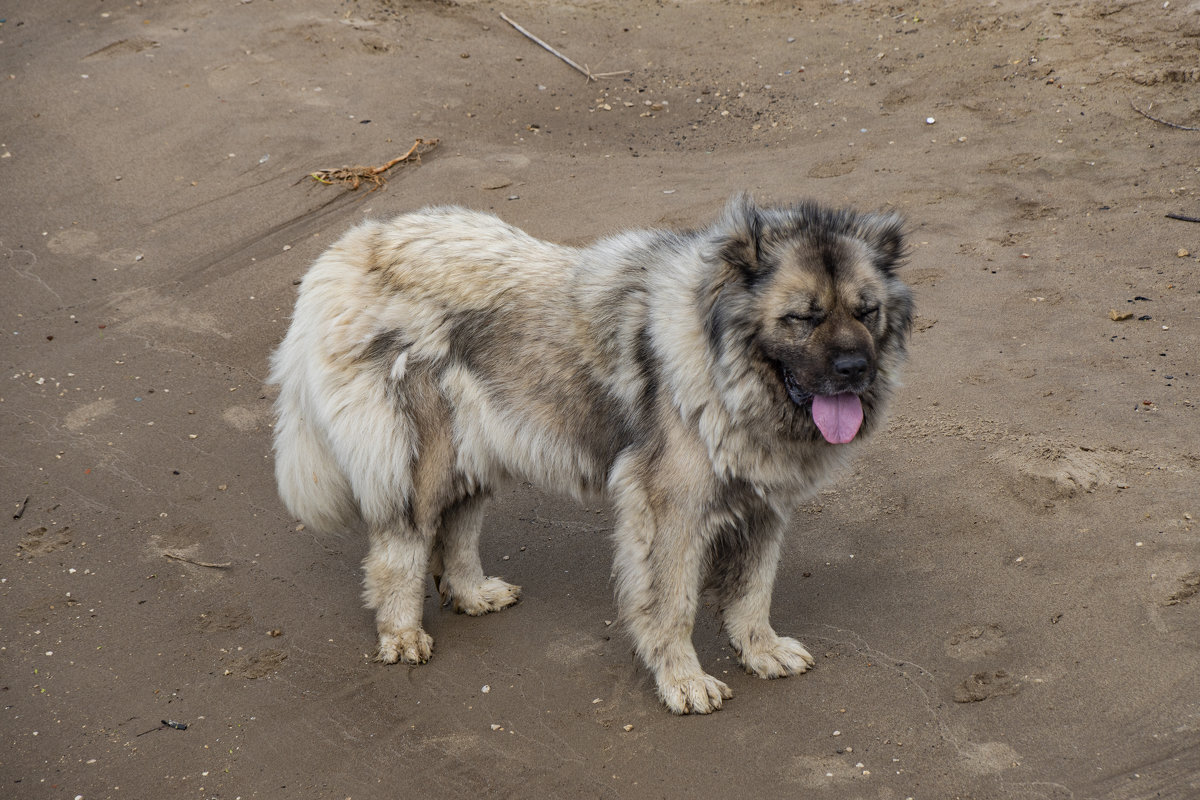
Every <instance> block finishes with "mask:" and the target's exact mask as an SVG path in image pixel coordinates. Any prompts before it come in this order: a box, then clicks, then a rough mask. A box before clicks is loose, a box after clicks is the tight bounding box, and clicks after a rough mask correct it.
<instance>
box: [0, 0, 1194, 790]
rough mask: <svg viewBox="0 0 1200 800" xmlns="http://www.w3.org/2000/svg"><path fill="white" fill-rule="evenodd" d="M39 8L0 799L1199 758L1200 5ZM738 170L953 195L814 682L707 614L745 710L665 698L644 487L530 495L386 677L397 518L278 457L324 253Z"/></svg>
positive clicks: (24, 92) (25, 15) (821, 614)
mask: <svg viewBox="0 0 1200 800" xmlns="http://www.w3.org/2000/svg"><path fill="white" fill-rule="evenodd" d="M502 11H503V12H506V13H508V14H509V15H510V16H512V17H513V18H514V19H516V20H518V21H519V22H521V23H522V24H524V25H525V26H526V27H528V28H529V29H530V30H532V31H534V32H535V33H538V34H539V35H541V36H542V37H543V38H545V39H546V40H547V41H548V42H549V43H550V44H551V45H553V46H554V47H556V48H558V49H559V50H560V51H561V52H563V53H564V54H565V55H568V56H570V57H571V58H573V59H574V60H576V61H578V62H579V63H581V64H586V65H587V66H588V68H589V69H591V70H592V71H594V72H614V71H618V70H629V72H628V74H622V75H616V76H608V77H604V78H601V79H600V80H598V81H594V82H587V81H586V79H585V78H584V76H582V75H581V74H579V73H577V72H575V71H573V70H572V69H571V68H570V67H568V66H567V65H566V64H564V63H563V62H561V61H559V60H558V59H556V58H555V57H554V56H553V55H551V54H550V53H547V52H546V51H544V50H542V49H540V48H538V47H537V46H536V45H535V44H533V43H532V42H531V41H529V40H528V39H526V38H524V37H522V36H521V35H520V34H519V33H517V32H516V31H515V30H513V29H512V28H511V27H509V26H508V25H507V24H506V23H505V22H504V21H502V20H501V19H500V17H499V14H500V12H502ZM0 16H3V17H4V20H3V23H2V24H0V187H2V190H3V195H4V200H3V201H2V206H0V275H2V278H0V280H2V284H0V285H2V287H3V290H2V294H3V298H4V300H3V303H2V304H0V306H2V307H0V316H2V319H3V327H2V336H3V349H2V350H0V359H2V360H3V368H4V370H3V373H2V374H0V381H2V382H0V426H2V427H0V440H2V441H3V450H2V451H0V488H2V497H0V499H2V501H3V504H4V509H5V513H4V515H3V517H2V518H0V705H2V713H0V796H4V797H13V798H73V797H76V796H82V797H84V798H87V800H97V799H98V798H109V797H112V798H237V797H242V798H254V797H259V798H279V797H289V798H290V797H296V798H337V799H338V800H340V799H341V798H347V797H353V798H356V800H357V799H358V798H368V797H409V796H427V795H429V796H436V797H447V798H473V797H480V796H484V795H489V796H493V795H494V796H498V797H519V798H538V797H629V798H659V797H662V798H674V797H745V796H778V797H806V798H809V797H812V798H839V799H840V798H895V799H896V800H902V799H903V798H908V797H912V798H917V800H924V799H925V798H953V797H964V798H965V797H971V798H1046V799H1050V798H1054V799H1055V800H1058V799H1059V798H1061V799H1062V800H1066V799H1067V798H1149V797H1164V798H1191V797H1197V796H1200V669H1198V668H1197V665H1198V663H1200V596H1193V595H1194V594H1195V592H1196V589H1197V583H1200V577H1198V575H1200V528H1197V523H1196V517H1197V515H1200V490H1198V484H1200V481H1198V472H1200V418H1198V416H1197V404H1198V403H1200V391H1198V387H1200V224H1197V223H1195V222H1187V221H1183V220H1174V219H1168V218H1166V216H1165V215H1166V214H1168V213H1176V214H1181V215H1185V216H1192V217H1196V216H1200V197H1198V195H1200V131H1197V130H1195V129H1196V128H1197V127H1200V3H1197V2H1194V0H1193V1H1192V2H1188V0H1172V2H1170V3H1164V2H1162V1H1161V0H1153V1H1152V2H1129V0H1101V2H1070V1H1068V2H1063V3H1054V4H1040V3H1032V2H1012V0H999V2H993V3H984V2H969V1H967V0H950V1H949V2H946V3H936V4H935V3H916V4H913V5H911V6H905V5H899V4H891V3H885V2H877V1H876V0H864V2H844V3H835V2H824V3H815V2H813V3H803V4H801V5H799V7H797V4H794V3H776V2H764V3H747V4H737V3H721V2H716V1H715V0H697V1H696V2H686V3H672V2H660V3H649V2H636V1H635V0H613V1H612V2H587V1H586V0H581V1H580V2H556V3H550V4H543V3H533V2H529V0H514V2H512V3H508V4H504V5H493V4H491V3H487V2H467V1H465V0H464V1H463V2H458V3H455V2H449V1H444V2H427V3H421V2H411V3H403V2H399V0H357V2H355V1H353V0H275V1H274V2H272V1H271V0H253V1H252V2H239V1H238V0H192V1H191V2H183V1H182V0H176V1H175V2H168V1H166V0H140V1H139V2H136V3H134V2H130V0H75V1H72V2H45V1H44V0H13V1H12V2H8V3H6V4H4V5H3V7H0ZM1135 105H1136V107H1137V108H1138V109H1141V110H1142V111H1146V112H1147V113H1149V114H1151V115H1152V116H1154V117H1157V118H1159V119H1160V120H1163V121H1165V122H1171V123H1174V124H1175V125H1176V126H1181V127H1171V126H1168V125H1166V124H1164V123H1163V122H1156V121H1154V120H1151V119H1149V118H1147V117H1145V116H1142V115H1141V114H1139V113H1137V111H1136V110H1135V108H1134V106H1135ZM1188 128H1190V129H1188ZM418 137H426V138H429V137H436V138H438V139H440V140H441V144H440V146H439V147H438V148H437V149H436V150H434V151H433V152H431V153H428V154H426V155H425V157H424V158H423V159H422V160H421V162H420V163H419V164H417V163H413V164H408V165H399V166H397V167H395V168H393V169H392V170H390V171H389V172H388V173H386V175H387V177H389V178H390V182H389V183H388V184H387V186H386V188H384V189H382V190H379V191H375V192H373V193H368V192H367V191H366V188H365V187H364V188H362V189H359V190H358V191H357V192H349V191H347V190H345V189H344V188H342V187H339V186H325V185H320V184H316V183H314V182H312V181H311V180H304V176H305V174H306V173H309V172H312V171H314V170H319V169H323V168H335V167H340V166H343V165H355V164H360V165H378V164H382V163H384V162H386V161H387V160H389V159H391V158H394V157H396V156H397V155H400V154H401V153H403V152H404V151H405V150H407V149H408V148H409V147H410V146H411V144H412V142H413V141H414V140H415V139H416V138H418ZM298 181H299V182H298ZM740 189H749V190H752V191H753V192H755V194H756V195H757V196H758V197H760V198H762V199H764V200H769V201H786V200H792V199H798V198H802V197H812V198H816V199H819V200H821V201H824V202H828V203H834V204H853V205H856V206H858V207H861V208H867V209H872V208H880V207H893V208H896V209H898V210H900V211H902V212H903V213H904V214H905V215H906V216H907V217H908V218H909V219H910V220H911V222H912V225H913V230H914V239H915V243H916V248H915V250H914V253H913V256H912V259H911V263H910V265H909V266H908V267H907V268H906V275H907V277H908V279H909V280H910V281H911V282H912V284H913V285H914V286H915V289H916V293H917V297H918V302H919V310H920V317H919V319H918V324H917V332H916V333H915V337H914V342H913V348H912V350H913V358H912V363H911V368H910V369H909V371H908V373H907V381H906V383H907V385H906V388H905V389H904V390H903V392H902V394H901V397H900V400H899V404H898V407H897V408H896V410H895V414H894V416H893V419H892V422H891V425H890V427H889V428H888V430H887V431H886V432H885V433H884V434H883V435H881V436H879V437H878V438H877V439H876V440H875V442H874V443H873V444H872V446H871V447H870V448H869V450H868V451H867V452H866V454H865V456H864V457H863V458H862V459H860V460H859V461H858V463H857V464H856V465H855V467H854V468H853V469H852V470H850V471H849V472H847V473H846V474H845V475H844V476H842V478H841V479H840V480H839V481H837V482H836V483H835V484H834V488H833V489H831V490H830V491H828V492H825V493H823V494H822V495H821V496H820V497H818V498H817V499H816V500H815V501H814V502H813V503H811V504H809V505H807V506H805V507H804V508H803V509H801V510H800V512H799V513H798V514H797V516H796V519H795V523H794V525H793V530H792V535H791V537H790V543H789V547H788V552H787V554H786V557H785V561H784V563H783V565H782V568H781V570H780V581H779V585H778V589H777V592H776V601H775V612H774V618H775V621H776V625H777V627H778V628H779V629H780V630H781V631H784V632H787V633H790V634H794V635H797V636H799V637H800V638H801V639H802V640H803V641H805V642H806V643H807V644H808V645H809V648H810V649H811V650H812V651H813V652H814V653H815V654H817V656H818V667H817V669H815V670H813V671H812V672H811V673H809V674H806V675H804V676H801V677H797V678H792V679H788V680H782V681H775V682H766V681H762V680H758V679H756V678H752V677H749V676H747V675H745V674H743V673H742V672H740V670H739V669H737V667H736V662H735V660H734V659H733V658H732V653H731V652H730V650H729V649H728V647H727V645H726V644H725V642H724V639H723V637H722V636H721V635H720V633H719V631H718V630H717V625H716V622H715V621H714V619H713V617H712V615H711V614H710V613H702V614H701V617H700V621H699V623H698V626H697V630H696V633H695V640H696V644H697V647H698V648H699V651H700V655H701V659H702V662H703V663H704V664H705V666H706V667H707V668H708V669H710V670H712V671H714V672H715V673H716V674H717V675H718V676H719V677H721V678H722V679H723V680H726V681H727V682H728V683H729V684H730V686H731V687H732V688H733V690H734V692H735V697H734V699H733V700H731V701H729V702H728V703H727V704H726V707H725V709H724V710H723V711H721V712H719V713H717V714H715V715H712V716H709V717H694V718H678V717H673V716H671V715H670V714H668V713H667V712H665V711H664V710H663V709H662V708H661V707H660V706H659V705H658V703H657V702H656V700H655V698H654V695H653V689H652V685H651V682H650V679H649V677H648V675H647V674H646V672H645V671H644V670H643V669H641V668H640V667H639V666H638V665H637V664H636V663H635V661H634V660H633V658H632V657H631V653H630V647H629V643H628V640H627V639H626V638H625V637H624V636H623V635H622V634H621V633H620V632H619V631H618V630H617V626H615V625H613V626H609V624H608V621H609V620H611V619H613V617H614V615H615V611H614V608H613V601H612V592H611V588H612V587H611V586H610V583H609V580H608V575H609V558H610V548H609V543H608V533H609V530H610V525H611V523H610V520H609V517H608V516H607V513H606V512H605V510H604V509H600V508H593V509H583V508H580V507H578V506H576V505H574V504H572V503H570V502H565V501H562V500H559V499H556V498H550V497H546V496H543V495H541V494H539V493H537V492H535V491H533V490H531V489H529V488H528V487H523V486H514V487H512V489H511V491H509V492H507V493H505V494H504V495H503V496H502V497H501V498H500V500H499V502H497V503H496V504H495V506H494V507H493V509H492V512H491V515H490V517H489V520H490V521H489V529H490V530H489V534H488V537H487V545H486V549H485V554H484V557H485V566H486V568H487V569H488V570H489V571H492V572H495V573H497V574H502V575H504V576H505V577H507V578H508V579H510V580H513V581H515V582H516V583H519V584H522V585H523V586H524V588H525V594H524V599H523V600H522V602H521V603H520V605H518V606H516V607H514V608H512V609H509V610H506V611H504V612H502V613H500V614H496V615H492V616H490V617H487V618H482V619H471V618H466V617H462V616H456V615H454V614H452V613H450V612H448V611H446V610H441V609H438V608H437V606H436V603H435V601H434V599H433V598H432V597H431V598H430V600H429V603H428V609H427V621H428V622H427V624H428V628H429V630H430V632H431V633H432V634H433V635H434V637H435V638H436V640H437V651H436V653H435V655H434V659H433V660H432V661H431V662H430V663H429V664H427V665H425V666H422V667H419V668H409V667H403V666H397V667H384V666H381V665H379V664H375V663H372V662H371V661H370V658H369V651H370V649H371V647H372V645H373V640H374V639H373V636H374V634H373V624H372V620H371V617H370V615H369V613H368V612H366V611H365V610H363V609H362V607H361V605H360V600H359V562H360V560H361V558H362V556H363V554H364V549H365V543H364V542H363V541H361V540H360V539H358V538H356V537H353V536H341V537H338V536H319V535H315V534H314V533H313V532H311V531H306V530H299V529H298V528H297V524H296V521H295V520H292V519H290V518H289V517H288V515H287V512H286V511H285V510H284V509H283V508H282V507H281V505H280V503H279V502H278V500H277V499H276V496H275V490H274V486H273V478H272V465H271V457H270V449H269V447H270V425H271V414H270V406H271V399H272V395H271V391H270V389H269V388H267V387H265V386H264V385H263V379H264V375H265V372H266V359H267V356H268V353H269V352H270V350H271V349H272V347H274V345H275V344H276V343H277V342H278V340H279V339H280V337H281V335H282V334H283V331H284V329H285V326H286V325H287V322H288V315H289V312H290V306H291V303H292V299H293V294H294V282H295V281H296V280H297V279H298V278H299V277H300V276H301V275H302V274H303V272H304V270H305V268H306V266H307V265H308V264H309V263H310V262H311V260H312V259H313V258H314V257H315V256H316V255H317V254H318V253H319V252H320V251H321V250H322V249H323V248H324V247H325V246H327V245H328V244H329V243H330V242H331V241H332V240H333V239H334V238H335V237H337V236H338V235H339V234H340V233H341V232H342V231H343V230H344V229H345V228H346V227H348V226H349V225H350V224H352V223H353V222H355V221H357V220H360V219H363V218H364V217H367V216H384V215H390V214H394V213H397V212H401V211H405V210H410V209H414V208H418V207H420V206H423V205H426V204H430V203H448V202H453V203H461V204H464V205H468V206H471V207H474V208H480V209H491V210H494V211H496V212H497V213H499V214H500V215H502V216H503V217H504V218H505V219H506V220H508V221H510V222H512V223H514V224H517V225H520V226H522V227H525V228H526V229H528V230H529V231H531V232H532V233H534V234H536V235H539V236H543V237H547V238H552V239H556V240H560V241H565V242H572V243H577V242H583V241H587V240H589V239H591V238H593V237H595V236H597V235H599V234H604V233H611V232H613V231H616V230H619V229H622V228H626V227H630V226H657V225H669V226H687V225H692V224H697V223H700V222H703V221H706V220H708V219H710V218H712V217H713V215H714V214H716V213H717V211H718V210H719V209H720V207H721V205H722V203H723V202H724V200H725V198H726V197H727V196H728V195H729V194H730V193H731V192H733V191H736V190H740ZM1110 311H1112V312H1115V313H1114V314H1113V316H1117V317H1120V316H1122V315H1124V314H1126V313H1129V314H1131V315H1132V316H1131V317H1129V318H1128V319H1124V320H1120V321H1115V320H1113V319H1111V318H1110ZM26 498H27V500H26ZM168 554H169V555H171V556H176V557H168ZM219 565H228V566H219ZM485 686H487V687H489V688H488V690H487V691H485V690H484V689H483V687H485ZM160 720H171V721H177V722H179V723H186V725H187V726H188V727H187V729H186V730H179V729H175V728H170V727H166V728H163V727H161V726H160ZM628 726H632V728H629V727H628Z"/></svg>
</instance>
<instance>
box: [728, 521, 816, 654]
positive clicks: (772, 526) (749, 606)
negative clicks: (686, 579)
mask: <svg viewBox="0 0 1200 800" xmlns="http://www.w3.org/2000/svg"><path fill="white" fill-rule="evenodd" d="M731 538H733V539H734V540H735V541H736V542H737V544H736V545H731V546H721V544H720V541H718V553H717V557H716V558H714V560H713V572H714V574H713V576H712V582H711V583H712V586H713V588H714V590H715V591H716V594H717V596H718V599H719V601H720V607H721V616H722V620H723V621H724V624H725V630H726V632H727V633H728V634H729V643H730V644H731V645H732V646H733V649H734V650H735V651H736V652H737V654H738V659H739V660H740V661H741V662H742V666H744V667H745V668H746V671H747V672H749V673H752V674H754V675H757V676H759V677H760V678H782V677H784V676H786V675H797V674H799V673H801V672H804V671H806V670H807V669H808V668H809V667H811V666H813V663H814V662H813V657H812V656H811V655H809V653H808V651H807V650H805V649H804V645H802V644H800V642H798V641H796V640H795V639H793V638H791V637H788V636H780V635H778V634H777V633H775V630H774V629H773V628H772V627H771V622H770V614H771V590H772V588H773V587H774V585H775V571H776V569H777V568H778V566H779V553H780V549H781V545H782V541H783V524H782V522H778V521H774V520H772V521H771V522H769V523H766V524H764V525H762V526H760V527H759V529H758V530H754V531H752V532H751V534H750V535H749V536H746V535H743V536H736V537H731ZM726 541H728V539H727V540H726Z"/></svg>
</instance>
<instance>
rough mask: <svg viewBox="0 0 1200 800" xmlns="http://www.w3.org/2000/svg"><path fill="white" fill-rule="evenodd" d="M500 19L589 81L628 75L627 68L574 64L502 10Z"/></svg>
mask: <svg viewBox="0 0 1200 800" xmlns="http://www.w3.org/2000/svg"><path fill="white" fill-rule="evenodd" d="M500 19H502V20H504V21H505V22H507V23H508V24H509V25H512V26H513V27H514V28H516V29H517V31H518V32H519V33H521V34H522V35H524V36H525V37H526V38H527V39H529V40H530V41H531V42H533V43H534V44H536V45H538V46H540V47H542V48H543V49H545V50H547V51H549V52H550V53H552V54H553V55H555V56H557V57H558V58H560V59H562V60H563V62H565V63H566V64H567V66H569V67H571V68H572V69H574V70H575V71H576V72H579V73H581V74H582V75H583V76H584V77H586V78H587V79H588V80H589V81H594V80H596V79H597V78H611V77H613V76H614V75H628V74H629V72H630V71H629V70H627V69H623V70H620V71H619V72H592V71H591V70H590V69H588V68H587V67H586V66H583V67H581V66H579V65H578V64H576V63H575V62H574V61H572V60H571V59H569V58H567V57H566V56H564V55H563V54H562V53H560V52H558V51H557V50H555V49H554V48H553V47H551V46H550V45H548V44H546V43H545V42H543V41H542V40H541V39H539V38H538V37H536V36H534V35H533V34H532V33H530V32H529V31H527V30H525V29H524V28H522V27H521V26H520V25H518V24H517V23H516V22H513V21H512V20H511V19H509V17H508V15H507V14H505V13H504V12H503V11H501V12H500Z"/></svg>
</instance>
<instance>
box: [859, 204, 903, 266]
mask: <svg viewBox="0 0 1200 800" xmlns="http://www.w3.org/2000/svg"><path fill="white" fill-rule="evenodd" d="M862 236H863V238H864V239H866V241H867V243H868V244H870V245H871V248H872V249H873V250H874V251H875V266H876V267H878V268H879V269H881V270H883V271H884V272H892V271H893V270H895V269H896V268H897V267H899V266H900V263H901V262H902V261H903V260H904V258H905V257H906V256H907V255H908V245H907V243H906V241H905V224H904V218H903V217H901V216H900V215H899V214H897V213H895V212H888V213H880V214H868V215H867V216H866V217H865V219H864V224H863V228H862Z"/></svg>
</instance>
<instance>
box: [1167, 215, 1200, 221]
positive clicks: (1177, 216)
mask: <svg viewBox="0 0 1200 800" xmlns="http://www.w3.org/2000/svg"><path fill="white" fill-rule="evenodd" d="M1167 219H1177V220H1179V221H1180V222H1200V217H1189V216H1185V215H1184V214H1167Z"/></svg>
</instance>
